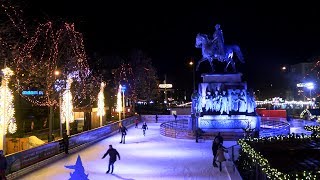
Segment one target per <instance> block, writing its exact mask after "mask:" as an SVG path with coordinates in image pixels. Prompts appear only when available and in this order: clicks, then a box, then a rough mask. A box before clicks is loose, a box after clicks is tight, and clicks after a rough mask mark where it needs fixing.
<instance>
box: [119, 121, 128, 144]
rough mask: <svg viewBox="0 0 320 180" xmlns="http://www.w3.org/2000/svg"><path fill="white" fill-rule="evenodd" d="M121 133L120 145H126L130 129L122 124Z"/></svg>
mask: <svg viewBox="0 0 320 180" xmlns="http://www.w3.org/2000/svg"><path fill="white" fill-rule="evenodd" d="M119 131H120V132H121V141H120V143H123V144H125V143H126V135H127V131H128V129H127V128H126V127H125V126H123V125H122V124H121V125H120V129H119Z"/></svg>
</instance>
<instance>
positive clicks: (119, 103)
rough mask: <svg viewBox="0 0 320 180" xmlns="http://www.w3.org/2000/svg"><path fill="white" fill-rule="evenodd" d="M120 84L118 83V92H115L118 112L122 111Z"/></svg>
mask: <svg viewBox="0 0 320 180" xmlns="http://www.w3.org/2000/svg"><path fill="white" fill-rule="evenodd" d="M121 89H122V86H121V84H120V85H119V89H118V94H117V109H116V111H117V112H119V114H120V113H121V112H122V99H121Z"/></svg>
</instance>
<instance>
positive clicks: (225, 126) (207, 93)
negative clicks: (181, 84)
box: [193, 73, 261, 139]
mask: <svg viewBox="0 0 320 180" xmlns="http://www.w3.org/2000/svg"><path fill="white" fill-rule="evenodd" d="M201 77H202V78H203V82H202V83H200V84H199V86H198V94H199V95H198V96H197V99H193V102H195V106H193V108H194V112H197V115H198V116H197V121H196V123H197V124H196V126H197V127H199V128H201V129H202V130H203V131H204V132H206V133H210V134H211V133H213V134H215V133H217V132H221V133H222V131H223V133H222V134H228V136H234V137H235V139H238V138H240V137H243V133H244V131H245V130H246V129H247V130H248V129H250V130H251V131H253V133H255V134H259V130H260V120H261V117H260V116H257V114H256V111H255V109H256V103H255V100H254V96H253V94H252V92H249V91H248V90H247V83H246V82H243V81H242V79H241V77H242V74H241V73H227V74H202V75H201ZM229 139H230V138H229ZM231 139H232V138H231Z"/></svg>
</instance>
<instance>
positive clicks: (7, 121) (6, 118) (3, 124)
mask: <svg viewBox="0 0 320 180" xmlns="http://www.w3.org/2000/svg"><path fill="white" fill-rule="evenodd" d="M2 73H3V78H2V81H1V87H0V107H1V108H0V128H1V131H2V132H3V135H5V134H7V131H9V133H15V132H16V131H17V124H16V123H15V118H14V105H13V95H12V91H11V90H10V89H9V86H8V84H9V79H10V76H12V75H13V74H14V73H13V71H12V70H11V69H10V68H8V67H6V68H4V69H2ZM8 127H9V128H8Z"/></svg>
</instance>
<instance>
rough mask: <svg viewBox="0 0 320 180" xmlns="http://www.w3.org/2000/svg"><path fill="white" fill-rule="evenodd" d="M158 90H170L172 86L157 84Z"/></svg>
mask: <svg viewBox="0 0 320 180" xmlns="http://www.w3.org/2000/svg"><path fill="white" fill-rule="evenodd" d="M159 88H161V89H168V88H172V84H159Z"/></svg>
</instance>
